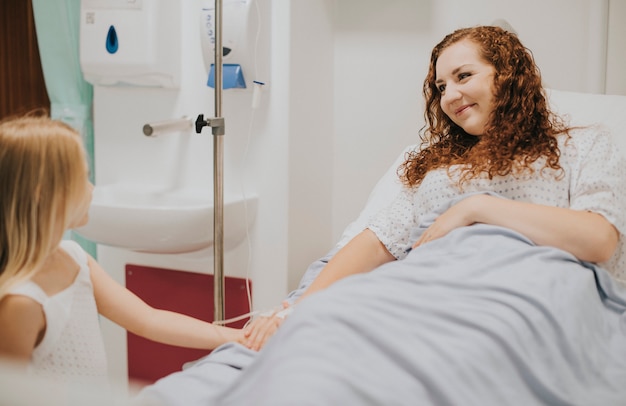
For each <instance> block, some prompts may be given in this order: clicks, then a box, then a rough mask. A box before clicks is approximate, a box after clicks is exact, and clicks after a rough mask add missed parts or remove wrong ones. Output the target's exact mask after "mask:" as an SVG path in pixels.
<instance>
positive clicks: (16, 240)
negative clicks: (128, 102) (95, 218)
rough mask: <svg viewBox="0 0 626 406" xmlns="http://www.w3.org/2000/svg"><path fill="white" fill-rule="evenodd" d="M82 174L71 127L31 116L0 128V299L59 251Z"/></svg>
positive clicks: (82, 165)
mask: <svg viewBox="0 0 626 406" xmlns="http://www.w3.org/2000/svg"><path fill="white" fill-rule="evenodd" d="M86 171H87V169H86V157H85V152H84V148H83V146H82V142H81V138H80V135H79V134H78V132H77V131H75V130H74V129H72V128H71V127H70V126H68V125H66V124H64V123H62V122H60V121H55V120H51V119H50V118H48V117H47V116H44V115H34V114H31V115H28V116H24V117H19V118H13V119H9V120H5V121H2V122H0V299H2V298H3V297H4V295H6V294H7V292H8V291H9V290H10V289H11V287H13V286H15V285H16V284H18V283H20V282H22V281H25V280H27V279H29V278H31V277H32V276H33V275H34V274H35V273H36V272H37V270H38V269H39V268H40V267H41V266H42V264H43V262H44V261H45V259H46V258H47V257H48V255H49V254H50V253H51V252H52V251H53V250H54V249H56V247H57V246H58V245H59V243H60V242H61V240H62V238H63V233H64V232H65V230H66V229H67V227H68V226H69V221H70V219H71V216H70V214H71V210H72V208H73V207H75V205H73V204H72V203H73V202H76V201H77V199H79V196H80V192H81V190H82V189H81V188H84V187H85V182H86V175H87V172H86Z"/></svg>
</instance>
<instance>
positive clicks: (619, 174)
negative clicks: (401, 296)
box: [367, 127, 626, 285]
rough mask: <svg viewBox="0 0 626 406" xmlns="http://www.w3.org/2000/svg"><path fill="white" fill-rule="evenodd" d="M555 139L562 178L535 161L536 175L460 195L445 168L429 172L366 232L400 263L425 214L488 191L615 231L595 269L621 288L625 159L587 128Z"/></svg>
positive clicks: (604, 133) (483, 182)
mask: <svg viewBox="0 0 626 406" xmlns="http://www.w3.org/2000/svg"><path fill="white" fill-rule="evenodd" d="M571 135H572V137H571V138H570V139H569V140H567V139H566V138H565V137H561V139H560V140H559V148H560V150H561V157H560V160H559V162H560V165H561V167H562V168H563V171H564V172H563V173H562V176H561V177H560V178H555V176H554V175H555V171H554V170H551V169H544V170H543V171H541V168H542V167H543V163H544V162H545V161H543V160H538V161H537V162H535V168H536V170H535V171H534V173H532V174H530V173H527V172H524V173H523V174H521V175H518V176H517V177H515V176H513V175H508V176H499V177H494V178H493V179H491V180H489V179H487V178H486V177H481V178H477V179H472V180H470V181H468V182H466V183H465V184H464V185H463V190H460V189H459V187H458V186H457V182H456V181H455V180H454V179H455V178H458V173H457V175H455V173H454V172H452V176H451V177H450V176H448V173H447V171H446V170H445V169H442V170H435V171H431V172H429V173H428V174H427V175H426V177H425V178H424V180H423V181H422V183H421V184H420V185H419V186H418V187H415V188H403V190H402V192H401V193H400V194H399V195H398V197H397V198H396V199H395V200H394V201H393V202H392V203H391V205H389V206H388V207H386V208H385V209H383V210H381V211H380V212H379V213H378V214H376V215H375V216H374V217H373V218H372V220H371V221H370V223H369V224H368V225H367V228H369V229H370V230H372V231H373V232H374V233H375V234H376V236H377V237H378V239H379V240H380V241H381V242H382V243H383V244H384V245H385V247H386V248H387V250H389V252H390V253H391V254H392V255H393V256H394V257H396V258H397V259H402V258H404V257H405V256H406V252H405V251H406V249H407V248H409V247H410V246H411V245H412V244H413V242H414V241H410V236H411V230H412V229H413V228H415V227H416V226H417V225H418V224H420V222H421V220H422V219H423V218H424V216H425V215H427V214H429V213H432V212H435V211H436V210H437V209H438V208H439V207H440V206H441V205H444V204H447V203H449V201H450V200H451V199H452V198H453V197H455V196H458V195H461V194H465V193H472V192H484V191H492V192H495V193H498V194H500V195H501V196H503V197H505V198H509V199H512V200H517V201H522V202H529V203H536V204H542V205H549V206H555V207H564V208H567V207H569V208H571V209H575V210H586V211H592V212H595V213H599V214H602V215H603V216H604V217H605V218H606V219H607V220H608V221H609V222H611V223H612V224H613V225H614V226H615V227H616V228H617V229H618V231H619V232H620V242H619V245H618V248H617V249H616V251H615V253H614V255H613V257H612V258H611V259H610V260H609V261H607V262H605V263H602V264H600V265H601V266H603V267H604V268H606V269H607V270H608V271H609V272H610V273H611V274H612V275H613V276H614V277H615V278H616V279H617V280H618V281H620V282H621V283H622V285H626V254H625V251H626V237H625V235H626V159H625V158H624V154H623V153H622V152H620V151H619V150H618V149H617V147H616V145H615V143H614V142H613V140H612V138H611V135H610V133H609V132H608V130H606V129H604V128H601V127H588V128H583V129H577V130H574V131H572V132H571Z"/></svg>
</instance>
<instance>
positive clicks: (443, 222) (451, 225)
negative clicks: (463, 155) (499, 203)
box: [412, 195, 489, 248]
mask: <svg viewBox="0 0 626 406" xmlns="http://www.w3.org/2000/svg"><path fill="white" fill-rule="evenodd" d="M483 198H489V196H486V195H473V196H470V197H467V198H465V199H463V200H461V201H460V202H458V203H457V204H455V205H454V206H452V207H450V208H449V209H448V210H446V211H445V212H444V213H443V214H442V215H440V216H439V217H437V219H436V220H435V221H434V222H433V224H431V225H430V227H428V228H427V229H426V230H425V231H424V232H423V233H422V235H421V236H420V238H419V239H418V240H417V241H416V242H415V244H413V247H412V248H415V247H419V246H420V245H422V244H425V243H427V242H429V241H433V240H436V239H437V238H441V237H443V236H444V235H446V234H448V233H449V232H450V231H452V230H454V229H455V228H459V227H465V226H469V225H472V224H474V223H475V221H474V220H473V219H474V213H475V210H477V208H478V207H479V205H480V200H481V199H483Z"/></svg>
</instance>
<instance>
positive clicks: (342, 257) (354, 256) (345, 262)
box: [296, 229, 395, 303]
mask: <svg viewBox="0 0 626 406" xmlns="http://www.w3.org/2000/svg"><path fill="white" fill-rule="evenodd" d="M393 260H395V258H394V257H393V255H391V254H390V253H389V251H387V248H385V246H384V245H383V243H381V242H380V240H378V237H376V234H374V232H372V231H371V230H369V229H365V230H363V231H361V233H359V234H357V235H356V236H355V237H354V238H353V239H352V240H350V242H348V243H347V244H346V245H345V246H344V247H343V248H342V249H341V250H339V252H337V254H335V255H334V256H333V257H332V258H331V259H330V261H328V264H327V265H326V266H325V267H324V269H322V271H321V272H320V274H319V275H318V276H317V278H315V280H314V281H313V283H311V285H310V286H309V287H308V289H307V290H306V291H305V292H304V293H303V294H302V296H300V298H299V299H298V300H297V301H296V303H298V302H299V301H301V300H302V299H304V298H305V297H307V296H309V295H311V294H313V293H315V292H318V291H320V290H322V289H325V288H327V287H329V286H330V285H332V284H333V283H335V282H337V281H338V280H340V279H343V278H345V277H347V276H350V275H356V274H358V273H366V272H369V271H372V270H374V269H376V268H378V267H379V266H380V265H383V264H385V263H387V262H391V261H393Z"/></svg>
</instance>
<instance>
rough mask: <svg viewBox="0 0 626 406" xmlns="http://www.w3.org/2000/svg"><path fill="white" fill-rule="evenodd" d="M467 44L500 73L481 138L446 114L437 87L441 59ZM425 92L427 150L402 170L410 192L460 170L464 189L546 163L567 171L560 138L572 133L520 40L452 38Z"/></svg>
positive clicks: (481, 31) (489, 31) (478, 33)
mask: <svg viewBox="0 0 626 406" xmlns="http://www.w3.org/2000/svg"><path fill="white" fill-rule="evenodd" d="M463 40H469V41H472V42H474V43H475V44H476V45H477V46H478V50H479V53H480V56H481V57H482V58H483V59H484V60H485V61H486V62H487V63H489V64H491V65H492V66H493V67H494V68H495V75H494V86H493V88H494V89H495V90H494V104H495V105H494V110H493V111H492V113H491V116H490V119H489V121H488V123H487V125H486V127H485V130H484V133H483V134H482V135H481V136H479V137H477V136H473V135H470V134H468V133H466V132H465V131H464V130H463V129H462V128H461V127H459V126H458V125H456V124H455V123H454V122H453V121H452V120H450V118H449V117H448V116H447V115H446V114H445V113H444V112H443V110H442V108H441V105H440V100H441V94H440V92H439V90H438V89H437V85H436V84H435V81H436V80H437V77H436V65H437V60H438V58H439V55H441V53H442V52H443V51H444V50H445V49H446V48H447V47H449V46H450V45H452V44H455V43H457V42H459V41H463ZM423 92H424V97H425V100H426V111H425V113H424V118H425V120H426V125H425V126H424V128H422V131H421V132H420V138H421V140H422V146H423V148H421V150H419V151H415V152H412V153H410V154H408V156H407V158H406V160H405V162H404V163H403V164H402V165H401V166H400V168H399V174H400V176H401V178H402V179H403V182H404V183H405V184H406V185H407V186H416V185H418V184H419V183H420V182H421V181H422V180H423V179H424V177H425V176H426V174H427V173H428V172H429V171H430V170H433V169H437V168H450V166H452V165H457V164H460V165H462V168H463V169H462V175H461V178H460V183H461V184H462V183H463V182H464V181H467V180H469V179H472V178H476V177H478V176H479V175H480V174H487V176H488V177H489V178H490V179H491V178H493V177H494V176H503V175H508V174H511V173H513V174H517V173H520V172H523V171H525V170H529V171H532V167H531V166H530V165H531V164H532V163H533V162H535V161H537V160H538V159H539V158H542V157H544V158H545V167H546V168H552V169H555V170H561V169H562V168H561V166H560V165H559V155H560V153H559V147H558V142H557V137H556V136H557V135H558V134H561V133H568V131H569V128H568V127H567V126H566V125H565V124H564V123H563V121H562V120H561V119H560V118H559V117H558V116H557V115H555V114H553V113H552V112H551V111H550V109H549V108H548V104H547V101H546V93H545V91H544V88H543V86H542V83H541V73H540V72H539V68H538V67H537V65H536V64H535V61H534V58H533V56H532V53H531V52H530V51H529V50H528V49H527V48H526V47H524V46H523V45H522V43H521V42H520V41H519V39H518V38H517V35H515V34H513V33H510V32H507V31H505V30H503V29H502V28H499V27H491V26H480V27H471V28H463V29H459V30H457V31H455V32H453V33H451V34H449V35H448V36H446V37H445V38H444V39H443V40H442V41H441V42H440V43H439V44H437V46H435V48H434V49H433V51H432V54H431V59H430V67H429V70H428V74H427V76H426V79H425V80H424V86H423Z"/></svg>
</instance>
